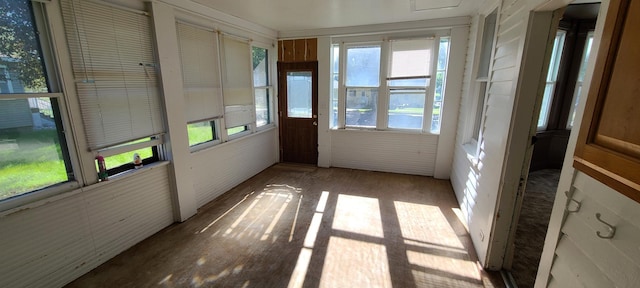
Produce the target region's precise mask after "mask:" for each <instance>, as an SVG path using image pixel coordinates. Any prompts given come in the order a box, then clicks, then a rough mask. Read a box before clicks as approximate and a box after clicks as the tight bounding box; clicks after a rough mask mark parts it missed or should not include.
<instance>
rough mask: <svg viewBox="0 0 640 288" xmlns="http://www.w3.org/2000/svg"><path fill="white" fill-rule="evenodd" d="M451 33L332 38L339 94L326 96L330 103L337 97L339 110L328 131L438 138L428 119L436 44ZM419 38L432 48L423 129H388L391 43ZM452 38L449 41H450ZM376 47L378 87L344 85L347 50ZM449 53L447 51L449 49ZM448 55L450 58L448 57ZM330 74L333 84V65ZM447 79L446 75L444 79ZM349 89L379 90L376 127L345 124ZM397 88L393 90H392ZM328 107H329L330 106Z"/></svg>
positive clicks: (433, 85)
mask: <svg viewBox="0 0 640 288" xmlns="http://www.w3.org/2000/svg"><path fill="white" fill-rule="evenodd" d="M450 32H451V31H450V30H448V29H427V30H424V31H417V32H410V33H395V34H391V35H387V34H384V35H375V36H349V37H344V38H342V37H340V38H335V39H334V40H333V41H332V45H331V47H330V49H332V50H331V55H333V54H334V50H333V49H335V47H336V46H337V47H338V53H339V55H338V65H339V69H338V73H337V75H338V87H337V88H338V89H337V90H338V93H337V95H333V94H334V93H333V92H331V95H332V96H330V97H329V99H330V100H329V101H333V98H332V97H336V96H337V107H338V111H337V115H336V116H337V117H336V120H337V121H336V125H332V123H331V122H330V123H329V129H330V130H376V131H395V132H402V133H411V134H427V135H439V134H440V133H439V132H437V133H434V132H432V131H431V120H432V117H433V103H434V97H435V80H434V81H431V80H433V79H435V75H436V73H437V62H436V61H437V59H438V53H439V43H440V42H439V41H440V38H442V37H451V35H450ZM420 38H427V39H433V47H432V53H431V64H430V65H431V66H430V67H429V69H430V73H431V74H432V75H431V78H433V79H430V80H429V81H430V83H429V86H428V87H426V88H425V106H424V107H425V108H424V110H423V124H422V128H421V129H410V128H409V129H406V128H389V117H388V114H389V111H388V110H389V103H390V102H389V101H390V95H391V94H390V90H389V87H388V85H387V74H388V70H389V69H390V68H389V67H390V61H391V55H390V51H389V50H390V47H389V46H390V45H389V43H390V40H405V39H406V40H410V39H420ZM449 39H451V38H449ZM376 45H379V46H380V49H381V51H380V74H379V77H380V80H379V85H378V86H377V87H359V86H358V87H356V86H353V87H352V86H347V85H346V82H347V79H346V77H347V75H346V58H347V49H349V48H351V47H366V46H376ZM449 51H450V50H449ZM449 56H450V55H449ZM331 61H332V63H333V58H331ZM449 62H450V61H448V63H447V69H448V64H449ZM331 67H332V69H331V71H330V79H331V81H333V77H334V76H335V74H336V73H334V71H333V67H334V65H333V64H331ZM445 77H446V76H445ZM330 85H331V87H332V88H333V83H330ZM444 87H445V88H446V83H445V84H444ZM349 88H366V89H370V88H376V89H377V91H378V99H377V113H376V125H375V127H368V126H367V127H364V126H353V125H346V108H347V107H346V106H347V104H346V102H347V99H346V98H347V95H346V94H347V90H348V89H349ZM394 88H396V87H394ZM443 105H444V101H443ZM329 107H330V108H332V107H333V106H332V103H331V102H330V103H329ZM329 120H331V117H329Z"/></svg>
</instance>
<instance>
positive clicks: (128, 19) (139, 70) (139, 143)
mask: <svg viewBox="0 0 640 288" xmlns="http://www.w3.org/2000/svg"><path fill="white" fill-rule="evenodd" d="M61 8H62V16H63V20H64V26H65V30H66V37H67V43H68V45H69V51H70V55H71V62H72V68H73V77H74V79H75V84H76V91H77V94H78V99H79V102H80V109H81V112H82V120H83V123H84V127H85V132H86V136H87V139H86V140H87V143H88V146H89V149H90V150H91V152H93V153H94V154H96V155H101V156H104V157H105V158H106V166H107V167H109V166H110V163H109V162H111V161H110V159H112V158H110V157H112V156H116V155H121V154H125V156H122V157H124V158H123V159H131V160H128V162H127V163H126V164H123V165H120V166H118V167H114V168H112V169H110V170H109V174H110V175H112V174H115V173H118V172H121V171H122V170H126V169H128V168H127V167H131V168H132V165H130V164H131V162H132V160H133V158H134V155H135V153H137V152H136V151H138V150H139V149H143V148H151V150H152V151H156V148H155V146H156V145H159V144H161V143H162V142H161V138H160V137H159V135H161V134H163V133H164V124H163V123H164V120H163V112H162V111H163V109H162V104H161V103H162V100H161V98H160V89H159V83H158V77H157V74H158V73H157V68H158V67H157V65H156V58H155V52H154V50H153V39H152V35H153V33H152V29H151V19H150V17H149V16H148V15H146V13H144V12H142V11H131V10H124V9H119V8H116V7H115V6H112V5H106V4H102V3H100V2H93V1H74V0H63V1H61ZM138 155H139V156H141V157H142V155H140V153H138ZM152 155H153V156H151V157H149V158H148V159H146V161H147V162H148V161H153V160H156V159H157V152H154V153H152ZM143 161H145V159H143ZM96 172H97V171H96ZM96 175H97V173H96ZM96 177H97V176H96Z"/></svg>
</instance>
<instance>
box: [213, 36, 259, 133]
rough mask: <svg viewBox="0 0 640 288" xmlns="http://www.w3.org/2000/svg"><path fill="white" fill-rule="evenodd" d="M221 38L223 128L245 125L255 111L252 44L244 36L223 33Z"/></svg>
mask: <svg viewBox="0 0 640 288" xmlns="http://www.w3.org/2000/svg"><path fill="white" fill-rule="evenodd" d="M221 38H222V45H221V50H222V59H223V63H222V64H223V65H222V68H223V69H222V81H223V82H222V83H223V85H222V87H223V97H224V106H225V107H224V108H225V110H224V119H225V126H226V127H225V128H227V129H230V130H233V128H236V127H241V126H247V127H248V126H249V125H250V124H251V123H252V122H254V120H253V114H254V113H255V111H256V110H255V107H254V104H253V101H254V97H253V92H252V90H253V85H252V83H251V73H252V71H251V67H252V63H251V62H252V61H251V57H250V55H251V54H250V53H251V47H250V46H249V41H248V40H245V39H239V38H237V37H234V36H230V35H224V34H223V36H222V37H221ZM247 130H248V128H247ZM228 135H231V134H228Z"/></svg>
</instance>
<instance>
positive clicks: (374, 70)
mask: <svg viewBox="0 0 640 288" xmlns="http://www.w3.org/2000/svg"><path fill="white" fill-rule="evenodd" d="M346 61H347V67H346V68H347V72H346V73H347V83H346V85H347V86H360V87H377V86H378V85H380V46H368V47H352V48H347V59H346Z"/></svg>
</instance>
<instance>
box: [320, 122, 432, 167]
mask: <svg viewBox="0 0 640 288" xmlns="http://www.w3.org/2000/svg"><path fill="white" fill-rule="evenodd" d="M331 141H332V143H331V152H332V159H331V165H332V166H334V167H342V168H353V169H363V170H373V171H383V172H394V173H405V174H415V175H425V176H433V171H434V168H435V157H436V149H437V145H438V136H437V135H425V134H410V133H400V132H390V131H366V130H333V131H332V135H331Z"/></svg>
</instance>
